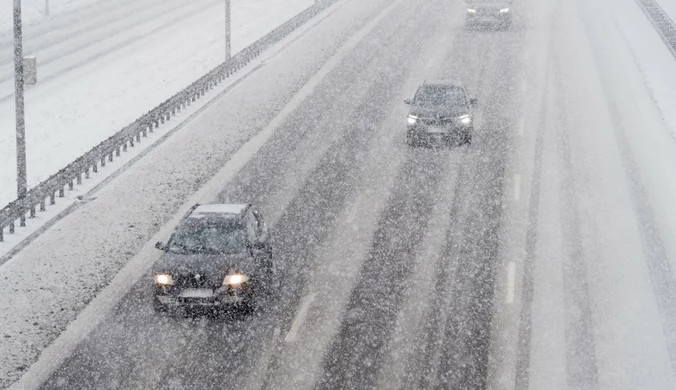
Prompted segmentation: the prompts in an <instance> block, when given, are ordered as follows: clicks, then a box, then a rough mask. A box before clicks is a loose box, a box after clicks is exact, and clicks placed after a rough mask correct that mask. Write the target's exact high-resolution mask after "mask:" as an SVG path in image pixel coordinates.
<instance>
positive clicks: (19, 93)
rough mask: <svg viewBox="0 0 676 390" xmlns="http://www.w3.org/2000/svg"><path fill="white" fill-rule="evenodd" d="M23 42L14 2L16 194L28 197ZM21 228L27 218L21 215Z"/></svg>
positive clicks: (17, 5)
mask: <svg viewBox="0 0 676 390" xmlns="http://www.w3.org/2000/svg"><path fill="white" fill-rule="evenodd" d="M23 84H24V80H23V42H22V37H21V0H14V88H15V91H14V100H15V108H16V112H15V113H16V193H17V197H18V198H19V200H22V199H24V198H25V197H26V190H27V189H26V127H25V126H26V121H25V113H24V98H23V89H24V85H23ZM21 226H26V216H25V214H22V215H21Z"/></svg>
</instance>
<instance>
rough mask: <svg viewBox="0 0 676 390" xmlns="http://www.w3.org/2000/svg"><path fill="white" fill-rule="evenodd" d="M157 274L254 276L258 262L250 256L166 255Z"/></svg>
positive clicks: (157, 268)
mask: <svg viewBox="0 0 676 390" xmlns="http://www.w3.org/2000/svg"><path fill="white" fill-rule="evenodd" d="M154 270H155V272H156V273H160V272H165V273H169V274H171V275H184V274H192V273H199V274H202V275H211V276H214V277H219V278H220V277H222V276H225V275H226V274H227V273H228V271H237V272H243V273H245V274H253V273H255V271H256V262H255V261H254V260H253V258H252V257H251V256H249V255H248V254H216V255H213V254H188V255H184V254H176V253H165V254H164V255H163V256H162V258H160V260H159V261H158V262H157V264H155V267H154Z"/></svg>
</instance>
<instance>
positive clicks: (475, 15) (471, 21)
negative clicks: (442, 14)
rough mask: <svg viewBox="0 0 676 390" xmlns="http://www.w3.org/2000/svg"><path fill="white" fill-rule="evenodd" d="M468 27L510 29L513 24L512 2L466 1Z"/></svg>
mask: <svg viewBox="0 0 676 390" xmlns="http://www.w3.org/2000/svg"><path fill="white" fill-rule="evenodd" d="M465 2H466V4H467V17H466V22H467V27H468V28H476V27H499V28H509V26H511V24H512V12H513V10H512V8H511V4H512V2H511V0H465Z"/></svg>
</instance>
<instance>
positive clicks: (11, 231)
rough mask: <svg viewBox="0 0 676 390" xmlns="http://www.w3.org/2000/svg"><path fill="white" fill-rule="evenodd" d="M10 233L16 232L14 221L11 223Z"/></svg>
mask: <svg viewBox="0 0 676 390" xmlns="http://www.w3.org/2000/svg"><path fill="white" fill-rule="evenodd" d="M9 234H14V221H12V222H10V223H9Z"/></svg>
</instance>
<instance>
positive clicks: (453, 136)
mask: <svg viewBox="0 0 676 390" xmlns="http://www.w3.org/2000/svg"><path fill="white" fill-rule="evenodd" d="M404 102H405V103H406V104H409V105H410V106H411V110H410V111H409V114H408V118H407V119H406V122H407V125H408V130H407V133H406V140H407V142H408V144H409V145H420V144H423V143H424V144H430V143H432V142H445V143H448V142H454V143H456V144H471V143H472V133H473V132H474V106H475V105H476V99H470V98H469V96H468V95H467V91H465V88H464V87H463V86H462V85H461V84H460V82H459V81H456V80H447V79H442V80H425V82H424V83H422V84H421V85H420V87H418V90H417V91H416V93H415V96H414V97H413V100H409V99H407V100H405V101H404Z"/></svg>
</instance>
